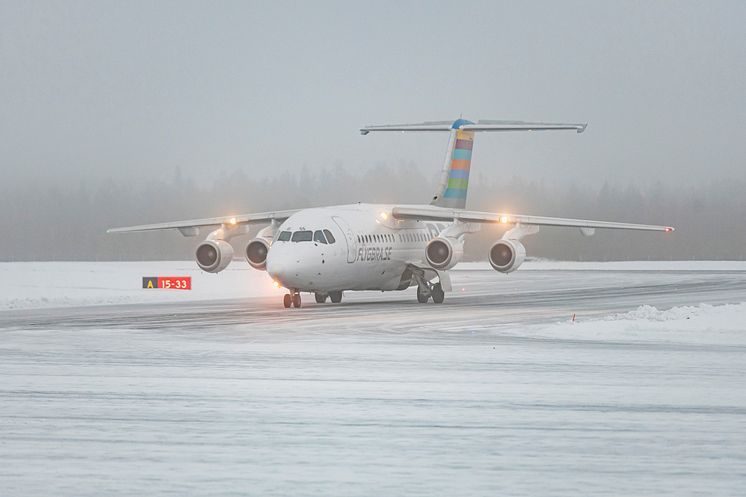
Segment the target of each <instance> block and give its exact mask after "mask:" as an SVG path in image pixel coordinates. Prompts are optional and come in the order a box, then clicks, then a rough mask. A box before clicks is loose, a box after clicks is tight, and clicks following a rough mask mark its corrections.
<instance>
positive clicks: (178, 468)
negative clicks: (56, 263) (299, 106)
mask: <svg viewBox="0 0 746 497" xmlns="http://www.w3.org/2000/svg"><path fill="white" fill-rule="evenodd" d="M454 290H455V291H454V292H453V293H451V294H448V295H447V296H446V302H445V303H444V304H442V305H436V304H433V303H429V304H426V305H422V304H418V303H417V302H416V300H415V296H414V292H413V291H412V290H410V291H407V292H402V293H395V292H394V293H384V294H381V293H369V292H366V293H359V294H352V293H348V294H345V298H344V301H343V303H342V304H339V305H335V304H323V305H319V304H316V303H314V302H313V298H312V296H308V295H304V306H303V308H301V309H289V310H286V309H284V308H282V306H281V302H280V300H279V299H278V298H275V297H272V298H269V297H261V298H246V299H239V300H235V299H234V300H221V301H213V302H185V303H159V304H137V305H108V306H91V307H81V308H66V309H43V310H39V309H37V310H23V311H6V312H1V313H0V340H1V343H0V494H1V495H3V496H15V495H49V494H63V495H69V494H75V495H94V494H95V495H101V494H123V495H131V494H140V495H141V494H147V495H164V494H169V493H170V494H179V495H204V494H211V495H246V494H250V495H263V496H266V495H288V494H295V495H297V494H301V495H361V496H362V495H423V496H424V495H427V496H432V495H444V496H445V495H462V496H463V495H474V496H477V495H486V494H496V493H500V494H510V495H540V494H541V495H547V494H551V495H568V496H569V495H573V496H576V495H578V494H593V495H619V494H627V495H629V494H633V495H640V494H646V495H677V496H680V495H695V494H696V495H735V494H738V493H740V492H741V491H742V489H743V486H744V484H746V469H744V468H746V449H745V447H746V394H745V393H744V392H746V324H744V325H743V330H741V331H743V333H741V332H739V330H740V328H739V326H740V325H735V326H733V325H732V326H730V327H729V328H728V329H727V330H723V329H720V328H718V327H717V325H716V324H708V325H706V326H702V327H701V331H700V330H699V328H697V329H696V330H694V331H692V330H691V329H690V328H691V327H689V328H687V330H688V331H686V330H684V329H683V328H682V332H681V333H678V332H677V329H676V326H678V324H676V323H677V322H676V323H674V324H673V325H670V326H667V327H666V328H665V329H663V328H656V327H655V326H653V325H650V326H648V324H646V323H642V324H641V323H638V322H631V324H630V325H629V326H628V327H627V328H624V330H623V332H621V333H617V332H616V331H614V330H612V331H609V330H607V329H605V326H606V325H605V323H606V321H604V319H605V318H608V316H610V315H615V314H616V313H624V312H628V311H632V310H634V309H636V308H638V307H639V306H641V305H652V306H656V307H657V308H659V309H668V308H671V307H677V306H692V305H694V306H696V305H699V304H701V303H709V304H725V303H739V302H744V301H746V273H744V272H738V271H645V272H643V271H557V270H554V271H540V270H534V271H525V272H521V271H518V272H516V273H514V274H511V275H510V276H507V277H506V276H504V275H499V274H496V273H494V272H493V271H481V270H474V271H459V272H456V273H455V274H454ZM573 314H575V316H576V320H577V321H578V323H589V324H588V325H587V327H581V328H577V327H573V326H572V325H569V324H568V322H569V321H570V319H571V317H572V315H573ZM699 322H700V321H697V323H699ZM557 323H560V324H557ZM625 326H626V325H625ZM596 327H598V330H596ZM596 331H598V332H596ZM685 331H686V332H685Z"/></svg>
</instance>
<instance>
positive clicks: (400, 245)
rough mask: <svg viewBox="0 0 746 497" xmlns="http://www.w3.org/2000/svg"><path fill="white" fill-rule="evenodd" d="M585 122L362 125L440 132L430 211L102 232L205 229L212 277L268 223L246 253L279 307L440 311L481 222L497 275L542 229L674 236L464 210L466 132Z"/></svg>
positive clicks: (396, 209)
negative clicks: (407, 298)
mask: <svg viewBox="0 0 746 497" xmlns="http://www.w3.org/2000/svg"><path fill="white" fill-rule="evenodd" d="M586 126H587V123H585V124H567V123H544V122H525V121H496V120H479V121H477V122H472V121H469V120H466V119H462V118H459V119H457V120H455V121H428V122H423V123H418V124H395V125H379V126H366V127H364V128H361V129H360V133H361V134H362V135H367V134H369V133H371V132H396V131H398V132H430V133H432V132H440V133H447V134H448V149H447V153H446V160H445V163H444V165H443V169H442V173H441V178H440V183H439V185H438V187H437V190H436V192H435V195H434V196H433V197H432V199H431V201H430V203H429V204H415V205H412V204H368V203H357V204H350V205H333V206H328V207H319V208H308V209H294V210H283V211H272V212H260V213H251V214H243V215H236V216H225V217H215V218H207V219H194V220H188V221H177V222H168V223H158V224H147V225H141V226H131V227H126V228H114V229H109V230H108V233H131V232H142V231H152V230H178V231H179V232H180V233H181V234H182V235H183V236H188V237H194V236H198V235H199V234H200V230H201V229H203V228H216V229H214V230H213V231H211V232H210V233H209V234H208V235H207V236H206V238H205V240H204V241H203V242H202V243H200V244H199V245H198V246H197V248H196V250H195V259H196V262H197V266H199V268H200V269H202V270H203V271H207V272H209V273H218V272H220V271H222V270H224V269H225V268H226V267H228V264H230V262H231V260H232V259H233V247H232V246H231V244H230V243H229V241H230V240H231V238H233V237H235V236H238V235H245V234H248V233H249V232H250V230H251V227H252V226H254V225H266V226H264V227H263V228H262V229H260V230H259V231H258V232H257V233H256V234H255V236H254V238H253V239H252V240H251V241H250V242H249V243H248V244H247V245H246V248H245V251H244V255H245V257H246V259H247V261H248V263H249V264H250V265H251V267H253V268H254V269H257V270H263V271H266V272H267V273H268V274H269V276H270V277H271V278H272V279H273V280H274V282H275V285H276V286H278V287H283V288H286V289H287V290H288V293H286V294H285V295H284V297H283V305H284V307H285V308H290V307H295V308H299V307H301V292H307V293H313V294H314V297H315V300H316V302H317V303H319V304H322V303H325V302H326V301H327V299H329V300H331V302H332V303H339V302H341V301H342V294H343V292H345V291H353V290H380V291H393V290H405V289H407V288H410V287H412V286H416V287H417V301H418V302H420V303H423V304H424V303H427V302H428V301H429V300H430V299H432V301H433V302H434V303H437V304H440V303H442V302H443V301H444V298H445V293H446V292H449V291H452V284H451V279H450V276H449V272H448V271H449V270H450V269H452V268H453V267H454V266H456V264H458V263H459V262H460V261H461V259H462V258H463V254H464V239H465V237H466V235H468V234H470V233H475V232H477V231H479V229H480V228H481V226H482V225H483V224H501V225H505V226H506V227H509V229H508V230H507V231H505V233H504V234H503V235H502V237H501V238H500V239H498V240H497V241H495V243H494V244H493V245H492V246H491V247H490V249H489V252H488V254H487V258H488V260H489V263H490V265H491V266H492V268H493V269H495V270H496V271H498V272H501V273H511V272H513V271H515V270H516V269H518V268H519V267H520V266H521V264H522V263H523V261H524V260H525V258H526V249H525V247H524V246H523V244H522V243H521V240H522V239H523V238H524V237H525V236H528V235H533V234H535V233H537V232H538V231H539V227H541V226H561V227H570V228H578V229H579V230H580V232H581V233H582V234H583V235H585V236H591V235H593V234H594V233H595V230H596V229H626V230H645V231H661V232H672V231H674V228H672V227H670V226H654V225H646V224H630V223H619V222H609V221H590V220H584V219H565V218H557V217H542V216H530V215H520V214H511V213H499V212H480V211H472V210H467V209H466V197H467V192H468V187H469V172H470V169H471V157H472V149H473V146H474V135H475V134H476V133H480V132H504V131H553V130H574V131H576V132H577V133H582V132H583V131H585V129H586Z"/></svg>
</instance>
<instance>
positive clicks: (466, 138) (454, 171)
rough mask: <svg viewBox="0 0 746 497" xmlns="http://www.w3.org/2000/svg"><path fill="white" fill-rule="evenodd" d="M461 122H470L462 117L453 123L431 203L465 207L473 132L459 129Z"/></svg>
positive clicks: (440, 205) (459, 207) (458, 207)
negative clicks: (441, 171) (441, 170)
mask: <svg viewBox="0 0 746 497" xmlns="http://www.w3.org/2000/svg"><path fill="white" fill-rule="evenodd" d="M462 124H472V123H470V122H469V121H465V120H463V119H459V120H458V121H456V122H454V123H453V126H452V129H451V137H450V140H449V141H448V151H447V152H446V159H445V164H443V173H442V175H441V178H440V185H439V186H438V190H437V192H436V194H435V195H434V196H433V199H432V201H431V202H430V204H431V205H437V206H439V207H453V208H456V209H463V208H464V207H466V193H467V190H468V189H469V171H470V170H471V151H472V149H473V148H474V132H473V131H465V130H463V129H460V128H459V126H460V125H462Z"/></svg>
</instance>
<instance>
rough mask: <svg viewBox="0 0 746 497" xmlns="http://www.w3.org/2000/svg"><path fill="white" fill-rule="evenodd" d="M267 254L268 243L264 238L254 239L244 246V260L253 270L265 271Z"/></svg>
mask: <svg viewBox="0 0 746 497" xmlns="http://www.w3.org/2000/svg"><path fill="white" fill-rule="evenodd" d="M268 253H269V242H268V241H267V240H266V239H264V238H254V239H253V240H251V241H250V242H249V244H248V245H246V260H247V261H249V265H250V266H251V267H253V268H254V269H259V270H260V271H265V270H266V269H267V254H268Z"/></svg>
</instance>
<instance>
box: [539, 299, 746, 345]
mask: <svg viewBox="0 0 746 497" xmlns="http://www.w3.org/2000/svg"><path fill="white" fill-rule="evenodd" d="M537 329H538V332H537V333H538V334H539V335H545V336H562V337H564V338H572V337H575V338H583V339H589V338H590V339H610V338H617V339H621V338H624V339H625V340H633V341H669V339H670V341H676V342H685V343H686V342H688V343H697V344H733V343H738V344H746V302H742V303H739V304H725V305H708V304H700V305H697V306H681V307H673V308H671V309H658V308H656V307H653V306H650V305H643V306H640V307H638V308H637V309H635V310H633V311H629V312H625V313H620V314H612V315H610V316H605V317H601V318H597V317H592V318H588V319H586V318H584V317H583V316H582V315H581V316H576V321H575V322H572V321H571V320H567V321H563V322H560V323H555V324H553V325H549V326H539V327H537Z"/></svg>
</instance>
